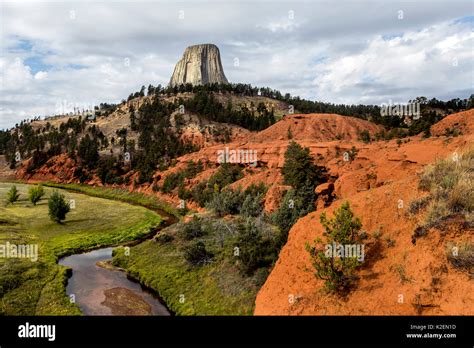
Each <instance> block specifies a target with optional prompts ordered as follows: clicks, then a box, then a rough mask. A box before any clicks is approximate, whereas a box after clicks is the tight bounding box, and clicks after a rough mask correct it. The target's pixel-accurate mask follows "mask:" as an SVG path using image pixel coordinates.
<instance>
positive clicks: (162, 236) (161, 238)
mask: <svg viewBox="0 0 474 348" xmlns="http://www.w3.org/2000/svg"><path fill="white" fill-rule="evenodd" d="M173 240H174V237H173V236H172V235H170V234H168V233H159V234H158V235H157V236H156V237H155V238H154V241H155V242H157V243H159V244H161V245H164V244H168V243H170V242H172V241H173Z"/></svg>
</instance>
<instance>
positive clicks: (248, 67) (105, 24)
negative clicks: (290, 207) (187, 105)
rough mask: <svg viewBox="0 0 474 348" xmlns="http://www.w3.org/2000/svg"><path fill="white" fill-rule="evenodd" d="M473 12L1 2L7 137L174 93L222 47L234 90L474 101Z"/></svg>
mask: <svg viewBox="0 0 474 348" xmlns="http://www.w3.org/2000/svg"><path fill="white" fill-rule="evenodd" d="M473 4H474V2H472V1H470V0H467V1H464V0H445V1H441V0H431V1H423V0H419V1H416V2H415V1H406V0H403V1H378V0H374V1H366V0H360V1H359V0H343V1H337V0H328V1H319V0H314V1H309V0H307V1H298V0H296V1H291V2H287V1H281V0H261V1H249V0H243V1H242V0H240V1H218V0H214V1H212V0H211V1H209V0H206V1H204V0H193V1H190V0H188V1H171V0H166V1H165V0H148V1H130V0H103V1H90V0H89V1H88V0H85V1H80V2H77V1H68V0H51V1H40V0H38V1H33V0H29V1H27V0H14V1H13V0H12V1H8V0H0V129H5V128H8V127H12V126H14V125H15V123H18V122H19V121H21V120H23V119H25V118H31V117H34V116H45V115H55V114H62V113H64V112H69V111H72V110H73V109H74V108H75V107H77V108H80V109H92V108H93V106H94V105H97V104H99V103H101V102H107V103H117V102H120V100H122V99H126V98H127V97H128V95H129V94H130V93H132V92H135V91H138V90H139V89H140V87H141V86H142V85H145V86H148V84H152V85H155V86H156V85H158V84H161V85H163V86H164V85H167V84H168V83H169V80H170V77H171V75H172V73H173V69H174V66H175V64H176V63H177V62H178V60H179V59H180V58H181V56H182V54H183V52H184V50H185V48H186V47H187V46H190V45H195V44H201V43H213V44H216V45H217V46H218V47H219V49H220V52H221V59H222V64H223V67H224V72H225V74H226V76H227V78H228V80H229V81H230V82H234V83H250V84H252V85H254V86H259V87H271V88H274V89H278V90H280V91H281V92H282V93H287V92H288V93H291V94H292V95H299V96H300V97H302V98H307V99H311V100H318V101H324V102H332V103H345V104H352V103H357V104H359V103H362V104H378V105H380V104H382V103H390V102H392V103H403V102H407V101H408V100H410V99H413V98H415V97H417V96H426V97H428V98H432V97H435V98H438V99H443V100H447V99H451V98H468V97H469V96H470V95H471V94H472V93H474V92H473V80H474V79H473V77H474V76H473V74H474V57H473V48H474V31H473V28H474V27H473V24H474V9H473V6H474V5H473Z"/></svg>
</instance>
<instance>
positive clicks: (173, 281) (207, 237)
mask: <svg viewBox="0 0 474 348" xmlns="http://www.w3.org/2000/svg"><path fill="white" fill-rule="evenodd" d="M215 222H216V220H215V218H212V219H208V220H207V222H205V225H206V226H205V230H206V232H205V234H204V236H202V237H199V238H195V239H193V240H191V241H187V240H185V239H184V238H183V237H182V234H181V233H180V231H181V230H182V229H183V224H182V223H180V224H175V225H173V226H171V227H168V228H166V229H164V230H162V231H161V232H160V234H167V235H170V236H172V237H173V239H172V240H171V241H167V242H163V243H160V242H157V241H155V240H147V241H145V242H143V243H141V244H139V245H136V246H134V247H132V248H131V249H130V255H129V256H126V255H124V249H123V248H117V249H115V250H114V265H116V266H120V267H123V268H125V269H126V270H127V271H128V272H129V274H130V275H131V276H132V277H133V278H135V279H137V280H139V281H140V283H142V284H144V285H146V286H147V287H150V288H152V289H154V290H156V291H157V292H158V293H159V294H160V296H161V297H162V298H163V300H164V301H165V303H166V304H167V307H168V308H169V309H170V310H171V311H173V312H174V313H176V314H177V315H252V314H253V310H254V304H255V298H256V296H257V292H258V290H259V288H260V286H261V285H262V284H263V282H264V281H265V278H266V276H267V274H268V271H269V269H261V271H263V272H256V273H255V274H254V275H252V276H243V275H242V274H241V273H240V272H239V269H238V267H237V263H238V261H237V258H236V257H235V256H234V255H233V250H234V249H233V248H234V246H235V242H236V239H235V236H234V235H227V236H226V237H225V238H223V239H222V238H219V236H218V235H217V233H219V232H222V231H216V230H215V228H213V227H212V226H213V224H214V223H215ZM196 241H202V242H203V243H204V244H205V245H206V249H207V250H208V251H210V252H212V253H213V254H214V259H213V261H212V262H211V263H209V264H206V265H204V266H191V265H190V264H189V263H188V262H186V260H185V258H184V255H183V248H184V247H186V246H188V245H190V244H193V243H195V242H196ZM221 243H223V244H221ZM182 295H184V301H180V299H183V297H181V296H182Z"/></svg>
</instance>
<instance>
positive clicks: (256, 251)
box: [236, 219, 279, 275]
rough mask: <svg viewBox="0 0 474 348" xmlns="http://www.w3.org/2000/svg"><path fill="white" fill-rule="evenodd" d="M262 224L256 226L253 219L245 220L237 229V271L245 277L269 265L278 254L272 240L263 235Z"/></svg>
mask: <svg viewBox="0 0 474 348" xmlns="http://www.w3.org/2000/svg"><path fill="white" fill-rule="evenodd" d="M263 228H264V225H263V224H260V226H259V225H257V223H256V221H255V220H253V219H247V221H246V222H245V223H242V222H241V223H240V224H239V225H238V227H237V229H238V238H237V244H236V247H237V248H238V250H239V255H238V257H239V269H240V271H241V273H243V274H245V275H252V274H253V273H254V272H255V271H256V270H257V269H259V268H262V267H268V266H269V265H271V264H272V263H273V262H274V261H275V259H276V257H277V253H278V250H279V249H278V248H276V247H275V243H274V240H273V239H272V238H271V237H270V236H268V233H267V236H265V235H264V233H263V231H262V229H263Z"/></svg>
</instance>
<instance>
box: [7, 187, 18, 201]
mask: <svg viewBox="0 0 474 348" xmlns="http://www.w3.org/2000/svg"><path fill="white" fill-rule="evenodd" d="M18 198H20V193H19V192H18V189H17V188H16V186H15V185H13V186H12V187H11V188H10V190H9V191H8V193H7V204H8V203H9V204H13V203H15V202H16V201H18Z"/></svg>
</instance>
